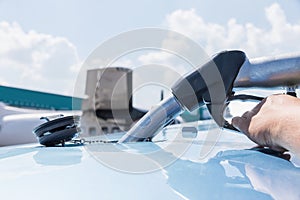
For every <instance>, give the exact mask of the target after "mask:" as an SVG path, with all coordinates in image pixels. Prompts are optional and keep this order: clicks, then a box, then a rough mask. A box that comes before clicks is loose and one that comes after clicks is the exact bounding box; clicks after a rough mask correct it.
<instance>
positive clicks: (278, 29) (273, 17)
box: [166, 3, 300, 57]
mask: <svg viewBox="0 0 300 200" xmlns="http://www.w3.org/2000/svg"><path fill="white" fill-rule="evenodd" d="M265 16H266V19H267V20H268V22H269V24H270V26H269V27H264V28H260V27H257V26H256V25H255V24H253V23H246V24H239V23H237V20H236V19H235V18H232V19H230V20H228V22H227V24H226V25H221V24H216V23H210V22H207V21H205V20H204V19H203V18H202V17H201V16H199V15H198V14H197V13H196V10H195V9H190V10H176V11H174V12H172V13H171V14H169V15H168V16H167V17H166V22H167V26H168V27H169V28H170V29H172V30H175V31H178V32H181V33H183V34H185V35H187V36H189V37H191V38H192V39H194V40H196V41H197V42H199V43H200V44H201V45H202V46H203V48H204V49H205V50H206V51H207V52H208V53H209V54H212V53H216V52H219V51H221V50H223V49H241V50H244V51H246V52H247V54H248V55H249V56H250V57H256V56H265V55H274V54H279V53H288V52H293V51H299V50H300V45H299V42H300V38H299V35H300V24H291V23H289V22H288V21H287V19H286V16H285V13H284V11H283V10H282V8H281V7H280V5H279V4H277V3H274V4H272V5H271V6H269V7H267V8H266V9H265Z"/></svg>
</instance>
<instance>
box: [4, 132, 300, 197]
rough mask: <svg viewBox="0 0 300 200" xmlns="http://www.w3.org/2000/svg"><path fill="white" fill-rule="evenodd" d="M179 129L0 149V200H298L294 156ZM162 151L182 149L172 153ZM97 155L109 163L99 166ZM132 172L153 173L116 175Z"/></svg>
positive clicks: (232, 137)
mask: <svg viewBox="0 0 300 200" xmlns="http://www.w3.org/2000/svg"><path fill="white" fill-rule="evenodd" d="M180 127H181V126H173V127H170V128H169V129H167V130H166V131H163V132H162V133H161V134H159V135H158V136H157V137H156V138H155V141H154V142H153V143H152V142H143V143H129V144H100V143H98V144H93V145H86V146H74V145H69V146H66V147H53V148H46V147H42V146H40V145H39V144H30V145H23V146H10V147H1V148H0V194H1V199H43V200H47V199H55V200H59V199H273V198H275V199H299V198H300V191H299V188H300V168H298V164H299V160H297V159H296V158H294V157H292V160H291V162H288V161H286V160H283V159H281V158H277V157H274V156H270V155H266V154H263V153H260V152H257V151H253V150H247V149H249V148H251V147H253V146H255V144H254V143H252V142H251V141H250V140H249V139H247V138H246V137H245V136H244V135H241V134H238V133H234V132H225V131H219V129H217V128H213V129H211V130H210V131H207V129H206V128H203V129H201V128H200V129H199V128H198V130H199V131H198V135H197V137H196V138H195V139H191V138H182V137H181V132H180ZM202 127H203V126H202ZM218 133H220V134H218ZM175 136H176V137H175ZM187 143H188V144H189V145H186V144H187ZM170 145H174V147H178V148H180V147H181V145H186V147H188V148H186V150H185V151H184V152H182V151H181V152H178V151H176V149H175V148H170ZM115 149H119V150H120V151H116V150H115ZM152 151H157V152H159V153H158V154H153V155H150V153H149V152H152ZM126 152H127V153H128V152H129V153H132V155H142V157H139V158H140V160H139V159H135V160H134V161H133V162H131V163H129V162H126V159H124V160H122V156H123V155H125V154H124V153H126ZM101 156H102V158H104V157H103V156H107V157H109V158H110V160H113V161H116V162H115V163H105V162H101V159H99V158H101ZM142 158H147V159H144V160H145V161H143V159H142ZM167 160H169V161H170V162H169V163H168V164H166V165H165V166H163V167H162V166H160V164H162V165H164V164H165V163H166V162H165V161H167ZM102 161H103V160H102ZM151 163H152V164H153V166H156V168H151V166H150V165H151ZM114 164H116V166H117V168H118V167H119V168H118V169H113V165H114ZM143 164H145V166H142V165H143ZM134 167H136V169H143V167H145V168H144V169H146V168H147V167H149V169H150V170H149V171H151V169H154V170H152V172H147V173H143V172H142V171H140V172H139V173H134V172H133V171H131V172H122V169H129V171H130V169H134ZM120 169H121V170H120Z"/></svg>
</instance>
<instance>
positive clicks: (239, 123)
mask: <svg viewBox="0 0 300 200" xmlns="http://www.w3.org/2000/svg"><path fill="white" fill-rule="evenodd" d="M231 123H232V125H233V126H234V127H235V128H236V129H238V130H239V131H241V132H245V129H246V128H247V127H246V124H247V122H246V120H245V118H243V117H234V118H232V120H231Z"/></svg>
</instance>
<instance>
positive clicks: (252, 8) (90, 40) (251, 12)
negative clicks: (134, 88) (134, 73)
mask: <svg viewBox="0 0 300 200" xmlns="http://www.w3.org/2000/svg"><path fill="white" fill-rule="evenodd" d="M299 10H300V2H299V1H297V0H290V1H285V0H278V1H274V0H264V1H261V0H252V1H240V0H227V1H217V0H210V1H208V0H206V1H205V0H198V1H192V0H185V1H182V0H165V1H153V0H152V1H151V0H130V1H116V0H111V1H96V0H86V1H73V0H64V1H60V0H51V1H38V0H27V1H21V0H0V42H1V46H2V47H0V69H1V76H0V84H5V85H10V86H16V87H24V88H29V89H36V90H43V91H49V92H55V93H60V94H71V93H72V89H73V87H74V79H75V78H76V75H77V74H76V73H77V71H78V68H79V67H80V65H81V63H82V62H83V61H84V59H86V57H87V56H88V55H89V54H90V52H92V51H93V50H94V49H95V48H96V47H97V46H98V45H99V44H101V42H103V41H105V40H107V39H108V38H111V37H113V36H115V35H117V34H119V33H121V32H125V31H129V30H132V29H136V28H143V27H161V28H168V29H171V30H175V31H179V32H181V33H184V34H186V35H188V36H189V37H191V38H192V39H194V40H195V41H196V42H198V43H199V44H200V45H202V46H203V47H204V48H205V49H206V50H207V52H208V53H209V54H213V53H215V52H218V51H220V50H223V49H225V48H240V49H242V50H245V51H246V52H248V54H249V56H250V57H256V56H260V55H261V56H264V55H273V54H278V53H287V52H295V51H300V45H299V44H300V39H298V37H297V36H298V35H299V34H300V28H299V27H300V13H299ZM280 22H282V23H281V24H280ZM214 38H216V39H215V40H214ZM299 38H300V37H299ZM212 40H213V42H211V41H212ZM146 60H147V59H146ZM148 61H149V59H148ZM149 62H150V61H149ZM58 72H59V73H58Z"/></svg>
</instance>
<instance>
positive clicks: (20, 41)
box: [0, 21, 80, 94]
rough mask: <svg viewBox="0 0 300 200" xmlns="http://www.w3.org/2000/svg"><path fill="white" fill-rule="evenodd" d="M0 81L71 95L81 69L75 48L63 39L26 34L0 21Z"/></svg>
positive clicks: (41, 34) (10, 24)
mask: <svg viewBox="0 0 300 200" xmlns="http://www.w3.org/2000/svg"><path fill="white" fill-rule="evenodd" d="M0 44H1V45H0V57H1V59H0V70H1V82H4V83H9V85H11V86H15V87H21V88H28V89H34V90H41V91H48V92H54V93H61V94H72V92H73V87H74V86H73V83H74V80H75V78H76V75H77V74H76V72H77V71H78V68H79V66H80V60H79V57H78V53H77V49H76V47H75V46H74V45H73V44H72V43H71V42H70V41H68V39H66V38H63V37H56V36H52V35H49V34H43V33H37V32H36V31H33V30H31V31H28V32H25V31H24V30H23V29H22V27H21V26H20V25H19V24H18V23H16V22H14V23H8V22H5V21H2V22H0Z"/></svg>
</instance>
